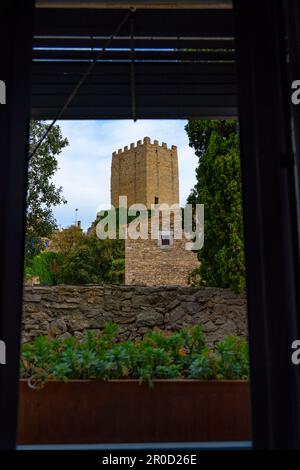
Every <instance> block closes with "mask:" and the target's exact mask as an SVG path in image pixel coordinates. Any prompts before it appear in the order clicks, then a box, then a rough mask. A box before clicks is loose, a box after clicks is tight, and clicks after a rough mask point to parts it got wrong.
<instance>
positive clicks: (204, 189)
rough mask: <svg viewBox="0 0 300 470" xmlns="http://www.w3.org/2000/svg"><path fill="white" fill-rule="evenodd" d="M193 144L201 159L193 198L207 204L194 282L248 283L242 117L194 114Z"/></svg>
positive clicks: (189, 130) (190, 131)
mask: <svg viewBox="0 0 300 470" xmlns="http://www.w3.org/2000/svg"><path fill="white" fill-rule="evenodd" d="M186 131H187V134H188V137H189V143H190V146H191V147H193V148H194V149H195V153H196V155H197V157H198V159H199V162H198V166H197V168H196V181H197V182H196V185H195V187H194V189H193V190H192V192H191V194H190V196H189V198H188V203H190V204H197V203H198V204H204V213H205V215H204V232H205V241H204V246H203V247H202V249H201V250H200V251H199V252H198V259H199V261H200V265H199V268H197V269H196V270H194V271H193V272H192V273H191V275H190V282H191V284H199V283H200V284H203V285H207V286H216V287H229V288H231V289H232V290H233V291H235V292H241V291H242V290H243V289H244V288H245V261H244V240H243V221H242V197H241V170H240V153H239V138H238V133H237V123H236V121H232V120H226V121H214V120H210V121H207V120H201V121H199V120H190V121H189V122H188V124H187V126H186Z"/></svg>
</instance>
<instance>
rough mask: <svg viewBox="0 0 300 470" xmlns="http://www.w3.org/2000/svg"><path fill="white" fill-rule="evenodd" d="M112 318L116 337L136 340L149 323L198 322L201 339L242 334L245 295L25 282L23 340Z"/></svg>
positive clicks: (97, 325)
mask: <svg viewBox="0 0 300 470" xmlns="http://www.w3.org/2000/svg"><path fill="white" fill-rule="evenodd" d="M107 321H113V322H116V323H118V325H119V328H120V333H119V339H138V338H141V337H142V336H143V335H144V334H145V333H146V331H147V330H149V329H152V328H154V327H158V328H160V329H165V330H177V329H179V328H181V327H183V326H191V325H194V324H201V325H202V326H203V329H204V332H205V333H206V338H207V343H208V344H209V345H213V344H214V343H215V342H216V341H218V340H220V339H222V338H224V336H226V335H238V336H246V335H247V326H246V299H245V297H244V296H243V295H242V296H239V295H235V294H234V293H232V292H231V291H230V290H227V289H217V288H209V287H206V288H194V287H180V286H159V287H149V286H107V285H106V286H82V287H80V286H74V287H73V286H55V287H38V286H36V287H25V292H24V313H23V341H24V342H27V341H30V340H32V339H34V338H35V337H36V336H41V335H50V336H53V337H62V338H65V337H67V336H69V335H75V336H77V337H78V338H81V337H82V336H83V334H84V331H85V330H95V331H100V330H101V328H102V327H103V325H104V324H105V322H107Z"/></svg>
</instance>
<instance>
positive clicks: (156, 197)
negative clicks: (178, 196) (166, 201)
mask: <svg viewBox="0 0 300 470" xmlns="http://www.w3.org/2000/svg"><path fill="white" fill-rule="evenodd" d="M154 204H158V196H155V198H154Z"/></svg>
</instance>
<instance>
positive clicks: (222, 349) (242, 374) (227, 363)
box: [216, 336, 249, 379]
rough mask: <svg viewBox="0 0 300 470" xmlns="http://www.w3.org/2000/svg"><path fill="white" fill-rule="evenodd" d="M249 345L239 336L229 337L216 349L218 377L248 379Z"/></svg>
mask: <svg viewBox="0 0 300 470" xmlns="http://www.w3.org/2000/svg"><path fill="white" fill-rule="evenodd" d="M248 363H249V353H248V344H247V343H246V341H245V340H243V339H242V338H239V337H237V336H227V337H226V338H224V340H223V341H221V342H220V343H219V344H218V345H217V348H216V364H217V370H218V372H217V375H218V378H221V379H237V378H242V379H244V378H247V377H248Z"/></svg>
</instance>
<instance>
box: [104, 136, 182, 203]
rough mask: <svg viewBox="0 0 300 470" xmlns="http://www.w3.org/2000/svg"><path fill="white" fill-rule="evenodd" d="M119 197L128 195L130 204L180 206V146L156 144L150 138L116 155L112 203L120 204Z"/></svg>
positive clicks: (114, 159) (112, 167) (113, 159)
mask: <svg viewBox="0 0 300 470" xmlns="http://www.w3.org/2000/svg"><path fill="white" fill-rule="evenodd" d="M119 195H122V196H127V204H128V206H131V205H132V204H135V203H139V204H144V205H145V206H146V207H147V208H149V209H150V207H151V204H163V203H166V204H179V180H178V158H177V147H176V146H175V145H172V147H171V148H170V149H169V148H168V147H167V144H165V143H162V145H159V144H158V141H157V140H154V142H153V144H152V143H151V141H150V138H149V137H145V138H144V140H143V142H142V141H141V140H139V141H138V142H137V145H135V144H130V147H125V148H124V150H122V149H119V150H118V152H114V153H113V154H112V162H111V203H112V205H113V206H114V207H118V205H119Z"/></svg>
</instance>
